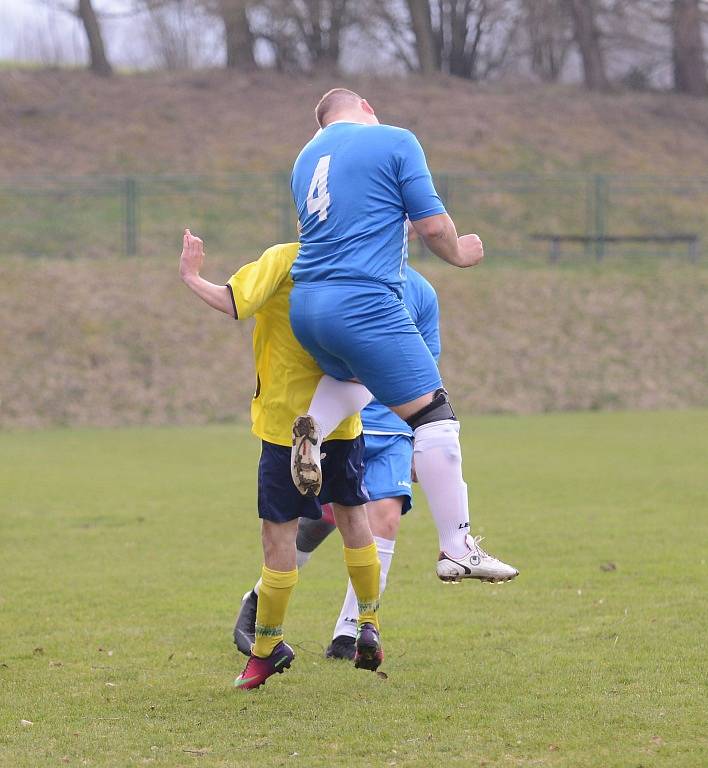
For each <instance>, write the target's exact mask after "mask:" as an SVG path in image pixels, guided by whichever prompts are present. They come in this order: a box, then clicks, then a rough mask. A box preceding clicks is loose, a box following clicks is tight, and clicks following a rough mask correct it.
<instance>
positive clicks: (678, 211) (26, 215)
mask: <svg viewBox="0 0 708 768" xmlns="http://www.w3.org/2000/svg"><path fill="white" fill-rule="evenodd" d="M436 185H437V188H438V191H439V193H440V195H441V197H442V198H443V199H444V200H445V202H446V205H447V207H448V210H449V211H450V213H451V214H452V216H453V217H454V219H455V222H456V223H457V225H458V229H459V230H460V231H461V232H462V231H464V232H469V231H472V232H477V233H479V234H480V235H481V236H482V238H483V240H484V242H485V251H486V255H487V260H488V261H489V260H491V261H495V260H497V259H500V260H503V259H511V258H515V259H524V260H528V261H544V260H547V259H549V258H550V259H551V260H561V261H578V260H581V259H585V260H586V259H594V260H602V259H610V258H617V257H631V258H636V257H644V256H650V257H654V256H673V257H676V258H690V259H691V260H697V259H698V258H699V257H700V251H701V242H703V243H706V242H708V178H675V177H674V178H661V177H639V176H635V177H632V176H615V175H579V174H555V175H531V174H527V175H523V174H474V175H458V174H437V175H436ZM0 223H1V225H2V238H0V255H9V254H14V255H17V254H22V255H28V256H41V257H63V258H75V257H80V256H88V257H95V258H101V257H106V256H117V255H123V256H126V257H136V256H140V257H151V256H160V255H166V254H174V251H175V248H176V246H177V245H178V244H179V239H180V235H181V231H182V229H183V228H184V227H185V226H189V227H191V228H192V229H193V231H195V232H197V233H199V234H200V235H202V236H203V237H204V238H205V240H206V242H207V243H208V246H209V249H210V251H211V252H212V253H214V252H220V253H223V254H224V255H229V256H232V257H233V258H235V259H236V260H238V261H245V260H248V259H250V258H252V257H253V254H254V253H257V252H259V251H260V250H261V249H263V248H265V247H267V246H268V245H271V244H273V243H275V242H282V241H290V240H292V239H294V238H295V214H294V210H293V205H292V201H291V198H290V188H289V177H288V174H287V173H248V174H245V173H242V174H233V175H220V176H169V175H164V176H129V177H103V176H102V177H97V176H91V177H65V178H60V177H51V178H49V177H36V176H33V177H14V178H10V179H5V180H0ZM673 236H679V237H678V239H676V240H674V239H673ZM625 237H627V238H629V239H627V240H625V239H624V238H625ZM554 238H555V240H554ZM565 238H568V239H565ZM681 238H683V239H681ZM414 254H417V255H422V249H421V248H417V249H414Z"/></svg>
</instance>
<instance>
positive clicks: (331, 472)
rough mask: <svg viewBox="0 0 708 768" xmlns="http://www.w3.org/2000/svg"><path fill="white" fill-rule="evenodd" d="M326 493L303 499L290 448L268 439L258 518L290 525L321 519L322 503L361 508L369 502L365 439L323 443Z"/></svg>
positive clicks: (260, 471)
mask: <svg viewBox="0 0 708 768" xmlns="http://www.w3.org/2000/svg"><path fill="white" fill-rule="evenodd" d="M322 453H324V454H326V456H325V457H324V458H323V459H322V476H323V481H322V491H321V492H320V495H319V496H318V497H314V496H303V495H302V494H301V493H300V492H299V491H298V490H297V488H296V487H295V485H294V483H293V479H292V476H291V475H290V448H288V447H286V446H284V445H274V444H273V443H268V442H266V441H265V440H263V442H262V446H261V459H260V461H259V463H258V517H260V518H262V519H263V520H270V521H271V522H273V523H287V522H288V521H290V520H296V519H297V518H298V517H309V518H311V519H312V520H319V519H320V518H321V517H322V504H328V503H334V504H341V505H342V506H344V507H357V506H359V505H360V504H366V502H367V501H369V494H368V493H367V491H366V485H365V484H364V437H363V435H359V437H357V438H355V439H354V440H326V441H325V442H324V443H322Z"/></svg>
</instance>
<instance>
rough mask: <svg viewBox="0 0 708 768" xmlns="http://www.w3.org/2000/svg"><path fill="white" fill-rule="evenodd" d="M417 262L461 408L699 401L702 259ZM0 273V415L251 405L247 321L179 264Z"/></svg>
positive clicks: (198, 410)
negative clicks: (574, 267)
mask: <svg viewBox="0 0 708 768" xmlns="http://www.w3.org/2000/svg"><path fill="white" fill-rule="evenodd" d="M422 271H424V272H425V273H426V274H427V275H428V276H429V277H430V279H431V280H432V282H433V283H434V284H435V286H436V287H437V289H438V292H439V295H440V300H441V305H442V308H443V312H442V326H443V344H444V350H443V358H442V360H443V371H444V374H445V379H446V383H447V386H448V387H449V389H450V391H451V393H452V395H453V400H454V402H455V404H456V406H457V408H458V409H459V410H460V411H462V412H480V411H510V412H532V411H546V410H557V409H587V408H621V409H624V408H685V407H692V406H705V405H706V404H708V370H707V365H708V363H707V361H708V335H707V334H706V332H705V330H706V329H705V318H706V317H707V316H708V273H707V272H706V271H705V270H704V269H700V268H691V267H679V268H675V267H669V266H663V267H658V268H657V269H656V270H652V271H651V272H650V273H633V274H630V273H623V272H621V271H618V270H612V269H608V270H607V271H605V272H601V273H595V272H592V271H559V270H550V269H530V270H522V269H506V268H486V269H485V268H480V269H479V270H477V271H475V272H464V273H462V272H454V271H453V270H452V268H450V267H447V266H445V265H437V264H426V265H424V266H423V267H422ZM229 273H230V269H229V267H228V266H227V265H225V264H212V265H211V268H210V269H209V271H208V276H211V278H212V279H215V280H223V279H225V278H226V277H227V276H228V274H229ZM0 280H1V281H2V285H3V294H4V297H3V303H2V307H3V311H2V315H1V317H0V320H1V323H2V324H1V325H0V349H2V351H3V352H2V366H1V368H0V397H1V402H0V427H41V426H49V425H62V424H64V425H88V424H94V425H106V426H109V425H118V424H167V423H203V422H208V421H214V420H220V419H234V418H239V419H240V418H243V419H246V418H248V405H249V401H250V396H251V393H252V390H253V381H254V375H253V366H252V363H251V360H250V325H248V324H243V325H242V324H240V323H235V322H234V321H232V320H230V319H229V318H227V317H226V316H222V315H219V314H217V313H216V312H213V311H210V310H208V309H207V308H206V307H204V306H203V305H202V304H201V303H200V302H199V301H198V300H197V299H196V298H194V297H193V296H192V295H191V294H190V293H189V292H188V291H187V289H186V288H184V287H183V286H182V285H181V283H180V282H179V280H178V277H177V274H176V264H170V263H165V264H163V265H160V264H158V263H156V262H155V261H154V260H150V261H146V262H144V263H135V262H126V261H122V262H114V263H96V262H90V261H89V260H77V261H73V262H67V261H56V262H50V261H29V260H23V259H17V260H9V261H6V262H4V263H3V264H2V265H1V266H0Z"/></svg>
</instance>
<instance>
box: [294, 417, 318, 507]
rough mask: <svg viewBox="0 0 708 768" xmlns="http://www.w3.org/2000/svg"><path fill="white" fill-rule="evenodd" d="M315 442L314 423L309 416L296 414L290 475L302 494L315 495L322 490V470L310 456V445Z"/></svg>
mask: <svg viewBox="0 0 708 768" xmlns="http://www.w3.org/2000/svg"><path fill="white" fill-rule="evenodd" d="M316 442H317V440H316V433H315V423H314V421H313V419H312V417H310V416H298V418H297V419H295V422H294V423H293V451H294V456H293V464H292V477H293V482H294V483H295V487H296V488H297V489H298V491H299V492H300V493H301V494H302V495H303V496H317V495H318V494H319V492H320V491H321V490H322V471H321V469H320V467H318V466H317V464H316V463H315V462H314V461H312V459H311V457H310V450H309V447H310V445H314V444H315V443H316Z"/></svg>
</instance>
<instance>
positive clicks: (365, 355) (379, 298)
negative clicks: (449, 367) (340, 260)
mask: <svg viewBox="0 0 708 768" xmlns="http://www.w3.org/2000/svg"><path fill="white" fill-rule="evenodd" d="M290 324H291V325H292V328H293V331H294V333H295V336H297V338H298V340H299V342H300V343H301V344H302V346H303V347H305V349H306V350H307V351H308V352H309V353H310V354H311V355H312V356H313V357H314V358H315V360H317V362H318V363H319V365H320V368H322V370H323V371H324V372H325V373H328V374H329V375H330V376H333V377H334V378H335V379H340V380H341V381H347V380H349V379H358V380H359V381H361V382H362V384H364V385H365V386H366V387H367V388H368V389H369V390H370V391H371V392H372V393H373V395H374V397H375V398H376V399H377V400H379V401H380V402H382V403H383V404H384V405H389V406H390V405H401V404H403V403H408V402H410V401H411V400H415V399H416V398H418V397H420V396H421V395H425V394H427V393H428V392H433V391H434V390H436V389H437V388H438V387H441V386H442V380H441V378H440V373H439V371H438V365H437V363H436V362H435V358H434V357H433V355H432V354H431V352H430V350H429V349H428V347H427V346H426V344H425V342H424V341H423V337H422V336H421V335H420V333H419V331H418V329H417V328H416V326H415V323H414V322H413V320H412V319H411V316H410V315H409V314H408V310H407V309H406V307H405V306H404V304H403V302H402V301H401V300H400V299H399V298H398V296H396V294H395V293H394V292H393V291H392V290H391V289H390V288H388V287H386V286H385V285H384V284H383V283H376V282H374V281H364V280H361V281H356V280H354V281H349V280H330V281H326V282H319V283H295V287H294V288H293V289H292V291H291V292H290Z"/></svg>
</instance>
